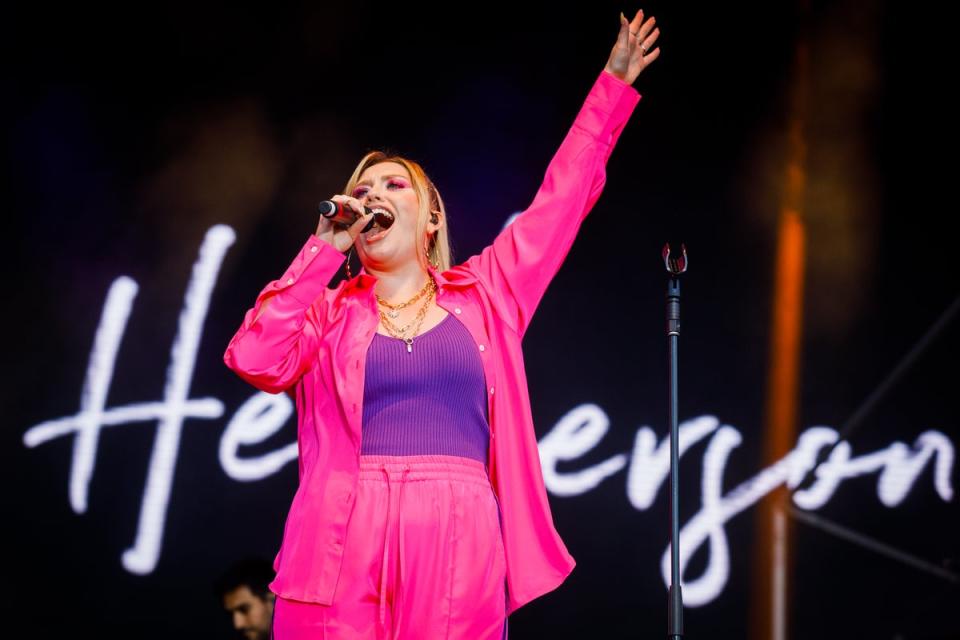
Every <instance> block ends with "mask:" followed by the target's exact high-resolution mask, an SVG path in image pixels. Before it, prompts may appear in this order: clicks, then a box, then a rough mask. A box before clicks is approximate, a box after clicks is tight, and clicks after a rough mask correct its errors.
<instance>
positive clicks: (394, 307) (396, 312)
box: [377, 278, 435, 319]
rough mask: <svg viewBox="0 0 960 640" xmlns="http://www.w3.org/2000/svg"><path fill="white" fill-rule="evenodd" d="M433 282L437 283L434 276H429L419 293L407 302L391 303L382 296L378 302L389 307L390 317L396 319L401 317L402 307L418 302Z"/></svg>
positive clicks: (388, 313) (378, 297)
mask: <svg viewBox="0 0 960 640" xmlns="http://www.w3.org/2000/svg"><path fill="white" fill-rule="evenodd" d="M432 284H435V283H434V282H433V278H427V281H426V283H424V285H423V288H422V289H420V291H419V292H418V293H417V295H415V296H413V297H412V298H410V299H409V300H407V301H406V302H401V303H399V304H390V303H389V302H387V301H386V300H384V299H383V298H381V297H380V296H377V302H378V303H380V304H381V305H383V306H384V307H386V308H387V309H389V311H387V315H388V316H390V317H391V318H393V319H396V318H399V317H400V309H403V308H404V307H409V306H410V305H411V304H413V303H414V302H416V301H417V300H419V299H420V298H422V297H423V294H425V293H426V292H427V289H430V288H431V286H430V285H432Z"/></svg>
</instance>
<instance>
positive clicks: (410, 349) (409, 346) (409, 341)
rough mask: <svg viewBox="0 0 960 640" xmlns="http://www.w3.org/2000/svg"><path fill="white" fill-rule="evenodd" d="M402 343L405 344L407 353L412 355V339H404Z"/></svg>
mask: <svg viewBox="0 0 960 640" xmlns="http://www.w3.org/2000/svg"><path fill="white" fill-rule="evenodd" d="M403 341H404V342H406V343H407V353H413V338H404V339H403Z"/></svg>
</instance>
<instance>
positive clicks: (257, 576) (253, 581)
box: [214, 557, 275, 600]
mask: <svg viewBox="0 0 960 640" xmlns="http://www.w3.org/2000/svg"><path fill="white" fill-rule="evenodd" d="M274 575H275V574H274V572H273V565H272V564H270V563H269V562H268V561H266V560H264V559H263V558H260V557H248V558H244V559H242V560H240V561H238V562H236V563H234V564H232V565H230V567H228V568H227V570H226V571H224V572H223V574H222V575H221V576H220V577H219V578H218V579H217V581H216V582H215V583H214V591H215V593H216V596H217V598H218V599H219V600H223V597H224V596H225V595H227V594H228V593H230V592H231V591H233V590H234V589H237V588H238V587H243V586H246V587H247V588H248V589H250V592H251V593H253V594H254V595H255V596H257V597H258V598H260V599H262V600H266V598H267V593H268V591H269V588H268V586H267V585H269V584H270V582H271V581H273V578H274Z"/></svg>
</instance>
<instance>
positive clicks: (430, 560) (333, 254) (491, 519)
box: [224, 12, 659, 640]
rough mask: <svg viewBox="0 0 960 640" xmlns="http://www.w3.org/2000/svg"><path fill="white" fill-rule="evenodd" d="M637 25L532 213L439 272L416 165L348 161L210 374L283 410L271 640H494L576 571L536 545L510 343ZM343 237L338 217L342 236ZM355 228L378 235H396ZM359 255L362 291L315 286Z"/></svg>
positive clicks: (434, 225)
mask: <svg viewBox="0 0 960 640" xmlns="http://www.w3.org/2000/svg"><path fill="white" fill-rule="evenodd" d="M658 35H659V30H658V29H656V28H655V26H654V19H653V18H648V19H644V16H643V14H642V12H638V13H637V14H636V16H635V17H634V18H633V20H632V21H628V20H627V19H626V18H625V17H623V16H621V25H620V33H619V35H618V37H617V40H616V43H615V44H614V46H613V49H612V51H611V53H610V57H609V59H608V61H607V64H606V67H605V68H604V69H603V71H602V72H601V73H600V75H599V77H598V78H597V80H596V82H595V83H594V85H593V88H592V89H591V90H590V93H589V95H588V96H587V98H586V101H585V103H584V105H583V107H582V108H581V110H580V112H579V114H578V115H577V117H576V120H575V121H574V123H573V126H572V128H571V129H570V131H569V132H568V133H567V135H566V137H565V138H564V140H563V142H562V144H561V145H560V148H559V150H558V151H557V153H556V155H555V156H554V157H553V159H552V161H551V162H550V165H549V166H548V167H547V171H546V176H545V179H544V182H543V185H542V186H541V187H540V190H539V191H538V192H537V194H536V196H535V198H534V200H533V202H532V204H531V205H530V206H529V207H528V208H527V209H526V210H525V211H524V212H523V213H521V214H520V215H519V216H518V217H517V218H516V219H515V220H514V222H512V223H511V224H510V225H509V226H508V227H506V228H505V229H504V230H503V231H502V232H501V233H500V234H499V235H498V236H497V238H496V239H495V240H494V241H493V244H492V245H490V246H488V247H487V248H486V249H484V250H483V251H482V252H481V253H480V254H479V255H475V256H473V257H471V258H469V259H467V260H466V261H465V262H463V263H461V264H458V265H455V266H454V265H451V264H450V262H451V259H450V250H449V244H448V241H447V212H446V210H445V208H444V205H443V200H442V199H441V197H440V194H439V192H438V191H437V189H436V187H435V186H434V184H433V183H432V182H431V180H430V179H429V178H428V177H427V175H426V174H425V173H424V171H423V169H422V168H421V167H420V165H418V164H417V163H416V162H413V161H412V160H408V159H406V158H401V157H395V156H387V155H385V154H383V153H379V152H375V153H370V154H368V155H367V156H365V157H364V158H363V159H362V160H361V161H360V164H359V165H358V166H357V168H356V170H355V171H354V172H353V175H352V176H351V177H350V179H349V181H348V182H347V186H346V189H345V190H344V193H343V194H342V195H335V196H333V200H334V201H336V202H337V203H339V204H340V205H341V206H343V207H347V208H349V209H350V210H352V211H353V212H356V215H357V217H356V220H355V221H354V222H352V223H347V224H338V223H335V222H331V221H330V220H328V219H327V218H325V217H321V219H320V222H319V226H318V227H317V231H316V233H315V234H314V235H311V236H310V238H309V239H308V240H307V242H306V244H305V245H304V246H303V248H302V249H301V250H300V253H299V255H297V257H296V259H294V261H293V263H292V264H291V265H290V266H289V268H288V269H287V270H286V271H285V272H284V273H283V275H282V276H281V277H280V278H279V279H277V280H274V281H273V282H271V283H270V284H268V285H267V286H266V287H265V288H264V289H263V291H262V292H261V293H260V295H259V296H258V297H257V300H256V304H255V305H254V307H253V308H252V309H250V310H249V311H248V312H247V313H246V316H245V317H244V320H243V324H242V325H241V326H240V329H239V330H238V331H237V333H236V335H234V336H233V338H232V339H231V341H230V344H229V346H228V347H227V350H226V353H225V354H224V361H225V362H226V364H227V366H228V367H230V368H231V369H232V370H234V371H235V372H236V373H237V374H239V375H240V376H241V377H242V378H243V379H244V380H246V381H248V382H249V383H250V384H252V385H254V386H255V387H257V388H258V389H262V390H264V391H268V392H271V393H279V392H281V391H287V392H288V393H290V394H291V395H292V396H293V397H295V398H296V405H297V415H298V426H297V442H298V445H299V478H300V483H299V488H298V490H297V492H296V494H295V495H294V498H293V502H292V504H291V506H290V510H289V513H288V516H287V520H286V525H285V529H284V533H283V541H282V545H281V547H280V551H279V553H278V554H277V557H276V559H275V561H274V569H275V570H276V572H277V573H276V578H275V579H274V580H273V582H272V583H271V584H270V589H271V590H272V591H273V592H274V593H276V595H277V599H276V606H275V612H274V621H273V633H274V637H275V638H276V639H277V640H292V639H296V640H300V639H307V638H310V639H315V638H335V639H338V640H342V639H354V638H370V639H373V638H377V639H379V638H398V639H410V640H412V639H430V640H434V639H438V638H455V639H466V640H478V639H488V638H490V639H500V638H504V637H506V629H507V615H508V614H509V613H511V612H513V611H515V610H516V609H517V608H518V607H520V606H522V605H524V604H525V603H527V602H529V601H531V600H533V599H534V598H536V597H538V596H540V595H542V594H544V593H547V592H548V591H551V590H553V589H555V588H556V587H558V586H559V585H560V584H561V583H562V582H563V580H564V579H565V578H566V577H567V575H569V573H570V572H571V571H572V570H573V566H574V560H573V558H572V557H571V556H570V554H569V553H568V552H567V549H566V547H565V546H564V544H563V541H562V540H561V539H560V537H559V535H558V533H557V531H556V529H555V528H554V526H553V519H552V516H551V514H550V508H549V504H548V502H547V494H546V490H545V488H544V484H543V476H542V473H541V469H540V460H539V457H538V453H537V441H536V436H535V433H534V428H533V419H532V416H531V412H530V401H529V397H528V395H527V383H526V378H525V374H524V365H523V356H522V351H521V340H522V338H523V335H524V332H525V331H526V329H527V326H528V325H529V323H530V319H531V316H532V315H533V312H534V310H535V309H536V307H537V304H538V303H539V301H540V299H541V297H542V296H543V294H544V291H545V290H546V288H547V285H548V284H549V283H550V280H551V279H552V278H553V276H554V274H556V272H557V270H558V269H559V268H560V265H561V263H562V262H563V259H564V258H565V257H566V255H567V253H568V251H569V250H570V247H571V245H572V243H573V241H574V238H575V237H576V234H577V230H578V229H579V227H580V224H581V222H582V221H583V219H584V217H585V216H586V215H587V213H588V212H589V211H590V209H591V208H592V206H593V204H594V203H595V202H596V200H597V198H598V197H599V196H600V192H601V190H602V189H603V184H604V179H605V165H606V161H607V158H608V157H609V156H610V152H611V151H612V149H613V146H614V145H615V143H616V141H617V139H618V137H619V135H620V132H621V131H622V130H623V127H624V126H625V125H626V123H627V120H628V119H629V117H630V115H631V113H632V112H633V109H634V107H635V106H636V104H637V102H638V101H639V99H640V96H639V94H638V93H637V92H636V91H635V90H634V89H633V88H632V86H631V85H632V84H633V82H634V80H636V78H637V76H638V74H639V73H640V72H641V71H643V69H644V68H645V67H646V66H647V65H649V64H651V63H652V62H653V61H654V60H656V59H657V57H658V55H659V49H657V48H654V44H655V42H656V40H657V37H658ZM351 215H353V214H351ZM371 219H376V220H380V221H383V220H385V219H392V220H393V224H391V225H389V226H387V225H386V223H380V222H378V223H376V224H373V225H372V226H371V228H369V229H368V230H365V228H366V227H368V223H370V222H371ZM354 250H355V251H356V253H357V255H358V257H359V260H360V263H361V264H362V269H361V271H360V273H359V274H357V275H356V276H354V275H352V274H351V273H350V271H349V255H348V256H347V257H346V261H347V279H346V280H342V281H340V282H339V283H338V284H337V285H336V287H335V288H333V289H330V288H328V285H329V283H330V281H331V280H332V279H333V277H334V276H335V275H336V273H337V272H338V271H339V269H340V267H341V266H342V265H343V264H344V261H345V257H344V253H345V252H348V251H349V252H353V251H354Z"/></svg>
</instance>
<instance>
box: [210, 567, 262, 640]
mask: <svg viewBox="0 0 960 640" xmlns="http://www.w3.org/2000/svg"><path fill="white" fill-rule="evenodd" d="M273 578H274V571H273V566H272V565H271V564H270V563H269V562H267V561H266V560H264V559H262V558H246V559H244V560H241V561H239V562H237V563H235V564H233V565H232V566H230V567H229V568H228V569H227V570H226V571H225V572H224V573H223V575H222V576H220V579H219V580H217V582H216V587H215V588H216V593H217V597H218V598H219V599H220V601H221V602H222V604H223V608H224V609H225V610H226V611H227V612H229V613H230V615H231V617H232V618H233V628H234V629H236V630H237V631H239V632H241V633H242V634H243V635H244V636H245V637H246V638H247V640H269V638H270V631H271V627H272V623H273V604H274V600H275V599H276V595H275V594H274V593H273V592H271V591H270V589H269V588H268V587H267V585H269V584H270V582H271V581H272V580H273Z"/></svg>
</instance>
